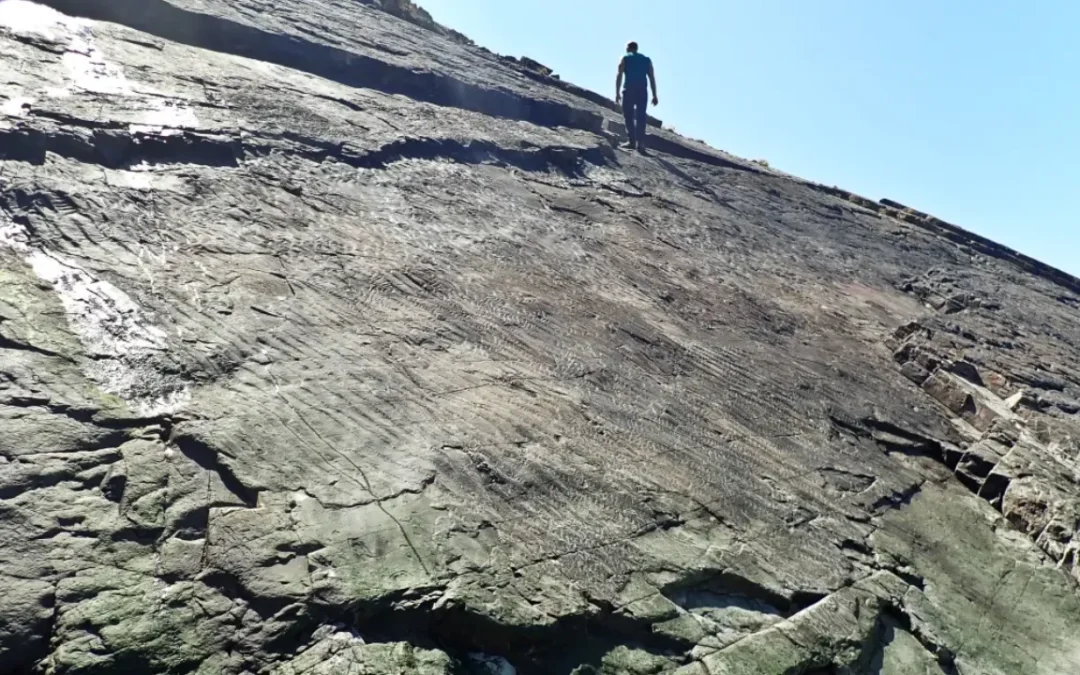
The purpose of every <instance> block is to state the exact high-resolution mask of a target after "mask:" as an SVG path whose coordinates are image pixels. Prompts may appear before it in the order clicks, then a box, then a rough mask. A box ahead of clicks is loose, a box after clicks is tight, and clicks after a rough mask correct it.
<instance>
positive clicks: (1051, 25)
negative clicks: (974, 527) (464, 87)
mask: <svg viewBox="0 0 1080 675" xmlns="http://www.w3.org/2000/svg"><path fill="white" fill-rule="evenodd" d="M419 2H420V4H421V5H422V6H423V7H424V8H426V9H427V10H428V11H430V12H431V13H432V15H433V16H434V17H435V19H436V20H437V21H439V22H440V23H442V24H444V25H447V26H449V27H451V28H454V29H457V30H460V31H461V32H463V33H465V34H466V35H468V36H469V37H470V38H472V39H473V40H475V41H476V42H477V43H479V44H481V45H483V46H485V47H488V48H489V49H492V50H493V51H496V52H499V53H501V54H510V55H514V56H530V57H532V58H534V59H536V60H538V61H540V62H541V63H544V64H545V65H548V66H550V67H551V68H554V69H555V71H556V72H558V73H559V74H560V75H561V76H562V77H563V79H566V80H569V81H571V82H574V83H576V84H579V85H582V86H585V87H588V88H590V89H593V90H596V91H600V92H602V93H605V94H607V95H609V96H613V95H614V87H615V68H616V65H617V63H618V59H619V57H620V56H621V55H622V50H623V46H624V45H625V44H626V42H627V41H628V40H630V39H634V40H637V41H638V42H639V43H640V44H641V51H642V52H643V53H645V54H648V55H649V56H651V57H652V58H653V61H654V63H655V65H656V72H657V83H658V85H659V89H660V106H659V108H657V109H655V110H654V111H653V112H654V113H655V115H656V116H657V117H659V118H661V119H663V120H664V122H665V124H667V125H670V126H673V127H675V128H676V129H677V130H678V131H679V132H680V133H682V134H684V135H687V136H690V137H694V138H700V139H703V140H705V141H706V142H708V143H709V144H710V145H712V146H714V147H717V148H721V149H724V150H727V151H729V152H732V153H734V154H736V155H740V156H743V157H748V158H761V159H767V160H768V161H769V162H770V164H772V165H773V166H775V167H776V168H779V169H781V170H783V171H787V172H789V173H793V174H796V175H798V176H802V177H804V178H809V179H812V180H816V181H819V182H823V183H828V184H831V185H837V186H840V187H842V188H845V189H848V190H852V191H854V192H858V193H860V194H863V195H865V196H867V197H870V198H873V199H879V198H881V197H889V198H891V199H895V200H897V201H900V202H903V203H905V204H907V205H909V206H913V207H915V208H918V209H920V210H923V211H927V212H929V213H932V214H934V215H936V216H939V217H941V218H943V219H945V220H948V221H950V222H953V223H956V224H957V225H960V226H962V227H965V228H967V229H970V230H972V231H975V232H978V233H979V234H982V235H984V236H987V237H990V238H991V239H994V240H996V241H999V242H1001V243H1004V244H1006V245H1009V246H1012V247H1013V248H1016V249H1018V250H1020V251H1022V252H1024V253H1027V254H1028V255H1031V256H1034V257H1036V258H1039V259H1040V260H1043V261H1045V262H1047V263H1049V264H1052V265H1055V266H1057V267H1060V268H1062V269H1065V270H1067V271H1069V272H1071V273H1073V274H1077V275H1080V205H1078V204H1080V1H1077V0H816V1H811V0H668V2H660V1H658V0H649V1H646V0H620V1H615V0H539V1H534V2H522V1H517V0H419Z"/></svg>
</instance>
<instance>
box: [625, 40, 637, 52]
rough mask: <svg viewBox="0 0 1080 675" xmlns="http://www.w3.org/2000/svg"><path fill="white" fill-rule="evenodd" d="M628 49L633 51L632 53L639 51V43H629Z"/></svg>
mask: <svg viewBox="0 0 1080 675" xmlns="http://www.w3.org/2000/svg"><path fill="white" fill-rule="evenodd" d="M626 51H628V52H631V53H633V52H636V51H637V43H636V42H630V43H628V44H627V45H626Z"/></svg>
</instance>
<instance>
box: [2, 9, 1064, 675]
mask: <svg viewBox="0 0 1080 675" xmlns="http://www.w3.org/2000/svg"><path fill="white" fill-rule="evenodd" d="M384 10H385V11H384ZM621 133H622V127H621V123H620V116H619V115H618V113H617V112H616V111H615V110H614V104H613V103H612V102H611V101H608V100H606V99H605V98H603V97H601V96H599V95H598V94H595V93H592V92H588V91H585V90H583V89H580V88H578V87H575V86H574V85H572V84H569V83H566V82H564V81H562V80H559V79H558V78H556V77H555V76H554V75H553V74H552V73H550V71H548V70H547V69H545V68H543V67H542V66H539V64H536V63H535V62H533V61H531V60H530V59H509V58H505V57H499V56H497V55H494V54H492V53H490V52H488V51H486V50H484V49H482V48H481V47H477V46H474V45H472V44H471V43H470V42H469V41H468V40H467V39H464V38H463V37H462V36H459V35H457V34H454V33H453V32H451V31H448V30H446V29H444V28H442V27H440V26H438V25H436V24H435V23H434V22H433V21H431V18H430V16H427V15H426V14H424V13H423V12H422V10H420V9H419V8H417V7H416V6H415V5H413V4H412V3H408V2H388V1H386V0H383V1H382V2H376V1H375V0H363V1H359V0H307V1H306V2H270V1H269V0H230V1H226V0H110V1H109V2H99V1H93V0H48V1H46V2H43V3H42V4H33V3H30V2H27V1H25V0H0V591H2V592H0V673H11V674H23V673H38V674H48V675H100V674H106V673H109V674H111V673H130V674H143V673H147V674H149V673H154V674H169V675H174V674H176V675H178V674H197V675H219V674H220V675H263V674H265V675H336V674H348V675H381V674H402V675H450V674H455V675H464V674H470V673H471V674H474V675H484V674H497V675H510V674H514V673H516V674H519V675H571V674H576V675H586V674H594V675H596V674H604V675H659V674H673V675H676V674H677V675H794V674H804V675H810V674H816V675H829V674H833V675H856V674H859V675H862V674H873V675H1069V674H1075V673H1077V672H1080V594H1078V588H1077V583H1078V580H1080V567H1078V561H1077V557H1078V554H1077V551H1078V549H1080V535H1078V533H1077V528H1078V524H1080V486H1078V480H1080V473H1078V472H1080V460H1078V453H1080V417H1078V415H1080V281H1077V280H1076V279H1074V278H1072V277H1070V276H1068V275H1066V274H1064V273H1062V272H1060V271H1057V270H1054V269H1052V268H1049V267H1047V266H1045V265H1042V264H1040V263H1039V262H1037V261H1034V260H1031V259H1029V258H1026V257H1024V256H1022V255H1020V254H1018V253H1016V252H1014V251H1011V250H1008V249H1006V248H1004V247H1001V246H998V245H996V244H994V243H993V242H990V241H987V240H985V239H982V238H979V237H977V236H975V235H973V234H970V233H968V232H966V231H964V230H963V229H960V228H958V227H956V226H955V225H951V224H949V223H945V222H942V221H941V220H939V219H936V218H934V217H932V216H930V215H928V214H924V213H920V212H918V211H915V210H913V209H910V208H906V207H905V206H903V205H900V204H896V203H895V202H889V201H887V200H885V201H882V202H878V201H871V200H868V199H864V198H862V197H860V196H857V195H852V194H849V193H847V192H845V191H843V190H840V189H837V188H832V187H827V186H822V185H817V184H814V183H811V182H808V181H805V180H801V179H798V178H795V177H792V176H789V175H786V174H783V173H781V172H778V171H775V170H773V169H770V168H768V167H767V166H764V165H761V164H758V163H753V162H749V161H744V160H742V159H739V158H736V157H732V156H729V155H727V154H725V153H722V152H720V151H717V150H714V149H711V148H709V147H706V146H704V145H702V144H699V143H696V142H693V141H689V140H687V139H684V138H681V137H679V136H677V135H675V134H672V133H670V132H668V131H666V130H664V129H663V128H662V125H661V124H660V122H659V121H657V120H654V121H653V126H652V127H651V133H652V136H651V138H650V151H649V153H648V154H637V153H628V152H626V151H624V150H620V149H617V148H616V146H617V142H618V141H619V140H620V135H621Z"/></svg>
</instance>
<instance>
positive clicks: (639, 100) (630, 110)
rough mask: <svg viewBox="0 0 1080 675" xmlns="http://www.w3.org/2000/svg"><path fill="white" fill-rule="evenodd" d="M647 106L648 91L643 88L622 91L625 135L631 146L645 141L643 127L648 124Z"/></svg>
mask: <svg viewBox="0 0 1080 675" xmlns="http://www.w3.org/2000/svg"><path fill="white" fill-rule="evenodd" d="M648 105H649V90H648V89H647V88H645V87H627V88H626V89H623V96H622V109H623V117H624V118H625V119H626V135H627V136H629V137H630V143H631V144H632V145H638V144H640V143H641V142H642V141H643V140H645V125H646V124H647V123H648V115H647V114H646V112H645V111H646V107H647V106H648Z"/></svg>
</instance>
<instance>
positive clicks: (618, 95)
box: [615, 56, 626, 103]
mask: <svg viewBox="0 0 1080 675" xmlns="http://www.w3.org/2000/svg"><path fill="white" fill-rule="evenodd" d="M625 71H626V57H625V56H624V57H622V58H621V59H619V74H618V75H616V76H615V102H616V103H620V102H621V101H622V77H623V72H625Z"/></svg>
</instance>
